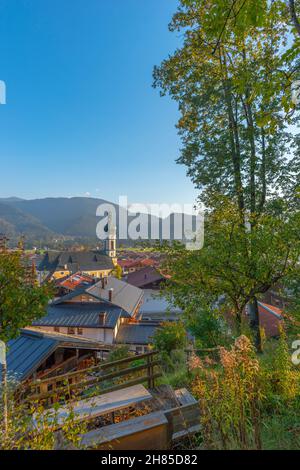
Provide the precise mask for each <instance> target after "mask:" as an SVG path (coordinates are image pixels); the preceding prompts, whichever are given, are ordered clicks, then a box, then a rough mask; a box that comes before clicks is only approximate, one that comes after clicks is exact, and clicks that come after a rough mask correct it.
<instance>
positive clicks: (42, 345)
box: [0, 328, 102, 381]
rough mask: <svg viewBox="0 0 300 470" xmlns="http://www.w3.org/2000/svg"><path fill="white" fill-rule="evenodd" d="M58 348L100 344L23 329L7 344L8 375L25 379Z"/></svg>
mask: <svg viewBox="0 0 300 470" xmlns="http://www.w3.org/2000/svg"><path fill="white" fill-rule="evenodd" d="M58 347H76V348H82V349H101V348H102V346H101V343H99V342H96V341H93V340H89V339H87V338H82V337H75V336H73V335H64V334H60V333H54V332H53V333H52V332H51V333H50V332H45V331H40V330H34V329H30V328H24V329H22V330H21V331H20V336H18V338H16V339H13V340H11V341H9V342H8V345H7V356H6V359H7V369H8V375H9V376H11V377H13V378H14V379H16V380H20V381H21V380H25V379H27V378H28V377H30V375H31V374H33V372H35V371H36V370H37V368H38V367H39V366H40V365H41V364H42V363H43V362H44V361H45V360H46V359H47V358H48V357H49V356H50V355H51V354H52V353H53V352H54V351H55V350H56V349H57V348H58ZM1 370H2V368H1V367H0V379H1Z"/></svg>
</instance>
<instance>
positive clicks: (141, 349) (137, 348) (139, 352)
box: [136, 346, 143, 354]
mask: <svg viewBox="0 0 300 470" xmlns="http://www.w3.org/2000/svg"><path fill="white" fill-rule="evenodd" d="M136 352H137V354H141V353H142V352H143V347H142V346H137V347H136Z"/></svg>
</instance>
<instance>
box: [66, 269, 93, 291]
mask: <svg viewBox="0 0 300 470" xmlns="http://www.w3.org/2000/svg"><path fill="white" fill-rule="evenodd" d="M93 282H94V278H92V277H91V276H87V275H86V274H81V273H75V274H72V275H71V276H68V277H67V278H66V279H63V280H62V281H61V282H59V284H58V285H59V286H61V287H65V288H66V289H70V290H75V289H77V287H79V286H81V285H88V284H92V283H93Z"/></svg>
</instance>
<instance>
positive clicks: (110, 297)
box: [108, 289, 114, 302]
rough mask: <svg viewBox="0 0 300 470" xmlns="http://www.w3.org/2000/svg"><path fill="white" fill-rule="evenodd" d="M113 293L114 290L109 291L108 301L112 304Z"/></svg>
mask: <svg viewBox="0 0 300 470" xmlns="http://www.w3.org/2000/svg"><path fill="white" fill-rule="evenodd" d="M113 292H114V290H113V289H109V291H108V300H109V301H110V302H112V298H113Z"/></svg>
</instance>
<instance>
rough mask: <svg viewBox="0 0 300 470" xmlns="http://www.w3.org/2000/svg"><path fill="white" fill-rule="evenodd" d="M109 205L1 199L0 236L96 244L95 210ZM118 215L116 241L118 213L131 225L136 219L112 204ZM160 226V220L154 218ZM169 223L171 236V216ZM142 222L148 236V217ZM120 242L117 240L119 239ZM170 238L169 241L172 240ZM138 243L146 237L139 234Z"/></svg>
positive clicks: (90, 200) (96, 201)
mask: <svg viewBox="0 0 300 470" xmlns="http://www.w3.org/2000/svg"><path fill="white" fill-rule="evenodd" d="M102 203H108V201H106V200H104V199H96V198H87V197H73V198H61V197H58V198H45V199H33V200H25V199H19V198H14V197H12V198H6V199H0V232H5V233H7V234H8V236H12V235H13V237H14V238H15V237H17V236H19V235H20V234H24V235H25V236H26V239H27V240H28V241H29V240H30V241H33V240H38V241H43V242H44V241H46V240H49V239H53V238H57V237H58V238H59V237H73V238H79V239H80V238H85V239H87V238H88V239H90V240H94V241H96V240H97V238H96V227H97V223H98V222H99V220H100V217H98V216H96V210H97V207H98V206H99V205H100V204H102ZM113 205H114V207H115V209H116V214H117V237H118V234H119V231H118V229H119V227H118V218H119V211H123V215H124V216H126V217H127V218H128V221H129V222H130V221H131V220H133V219H134V218H135V216H132V215H131V214H129V213H126V210H125V209H124V208H121V207H119V206H118V205H117V204H113ZM155 219H156V223H157V224H159V225H161V220H160V219H159V218H155ZM168 219H169V220H170V221H171V223H170V225H171V233H172V230H173V226H174V215H173V214H172V215H171V216H169V217H168ZM141 220H143V221H148V222H149V223H148V236H150V231H151V224H150V217H149V216H148V215H147V214H142V215H141ZM118 238H119V237H118ZM171 238H172V237H171ZM141 239H145V236H144V235H143V234H141ZM119 242H120V243H123V244H127V245H132V244H133V242H132V241H128V240H123V239H119Z"/></svg>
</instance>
